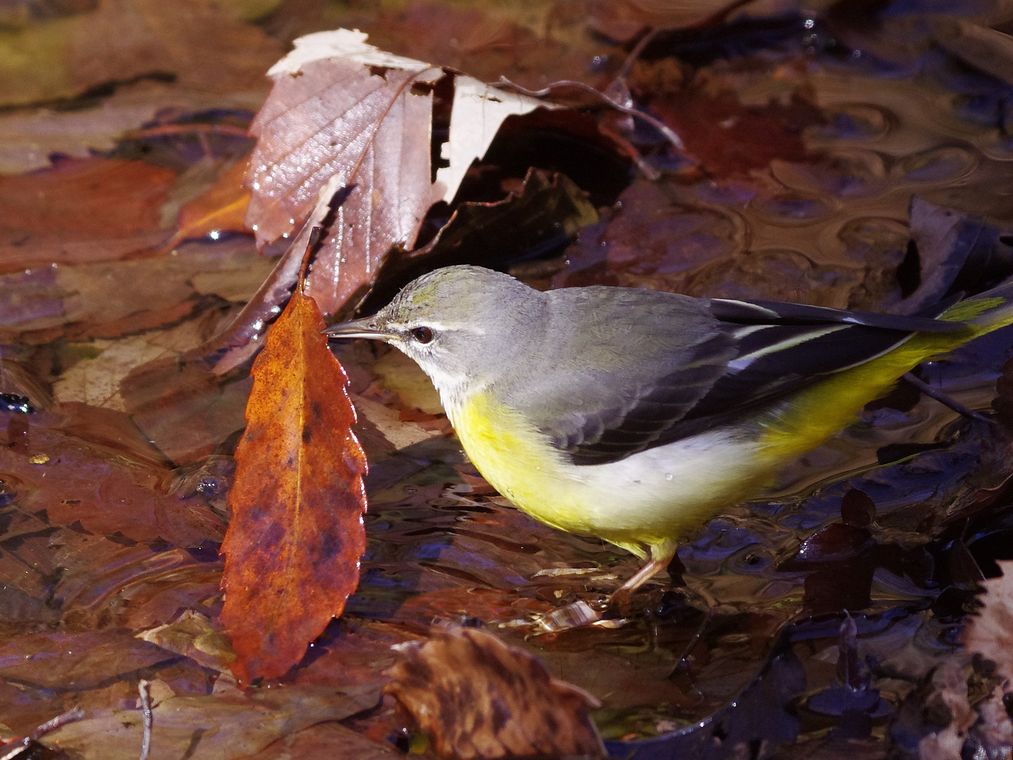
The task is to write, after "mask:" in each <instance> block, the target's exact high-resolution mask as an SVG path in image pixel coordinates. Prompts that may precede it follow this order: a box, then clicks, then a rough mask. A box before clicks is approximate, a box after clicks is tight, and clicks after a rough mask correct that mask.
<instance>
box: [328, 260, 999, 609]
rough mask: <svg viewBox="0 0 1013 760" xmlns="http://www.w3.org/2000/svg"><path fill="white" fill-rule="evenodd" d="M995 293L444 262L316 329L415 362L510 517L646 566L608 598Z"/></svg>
mask: <svg viewBox="0 0 1013 760" xmlns="http://www.w3.org/2000/svg"><path fill="white" fill-rule="evenodd" d="M1008 296H1009V293H1007V292H1006V289H1005V288H1004V289H1003V290H1001V291H999V290H996V291H990V292H989V293H985V294H982V295H980V296H976V297H973V298H970V299H968V300H965V301H961V302H959V303H957V304H955V305H952V306H950V307H949V308H946V309H945V310H943V311H942V313H941V314H939V315H938V317H935V318H932V317H917V316H892V315H886V314H867V313H860V312H852V311H841V310H838V309H830V308H823V307H817V306H803V305H799V304H789V303H777V302H766V301H755V302H747V301H737V300H728V299H721V298H713V299H704V298H692V297H689V296H684V295H677V294H673V293H663V292H657V291H652V290H644V289H635V288H619V287H581V288H563V289H559V290H551V291H548V292H540V291H538V290H534V289H532V288H530V287H528V286H527V285H524V284H523V283H521V282H519V281H517V280H516V279H514V278H513V277H510V276H509V275H506V274H502V273H499V272H494V271H491V270H488V269H482V268H480V267H473V266H453V267H447V268H445V269H438V270H436V271H434V272H431V273H429V274H426V275H423V276H422V277H419V278H418V279H416V280H415V281H413V282H411V283H410V284H409V285H407V286H406V287H405V288H404V289H403V290H402V291H401V292H400V293H399V294H398V295H397V296H396V297H395V298H394V299H393V300H392V301H391V302H390V304H388V305H387V306H385V307H384V308H383V309H381V310H380V311H379V312H378V313H377V314H376V315H375V316H372V317H367V318H364V319H357V320H354V321H351V322H345V323H344V324H338V325H335V326H333V327H331V328H329V329H328V330H327V331H326V332H327V335H328V336H329V337H330V338H369V339H372V340H381V341H384V342H386V343H389V344H390V345H392V346H394V347H395V348H398V349H400V350H401V351H403V352H404V353H405V354H407V355H408V356H409V357H410V358H412V359H413V360H415V362H417V363H418V365H419V366H420V367H421V368H422V370H423V371H424V372H425V373H426V374H427V375H428V376H429V377H430V379H431V380H432V382H433V385H435V386H436V389H437V390H438V391H439V394H440V400H441V402H442V404H443V407H444V409H445V410H446V412H447V415H448V416H449V417H450V421H451V423H452V424H453V426H454V430H455V431H456V432H457V435H458V437H459V438H460V440H461V444H462V445H463V446H464V450H465V452H466V453H467V454H468V456H469V457H470V458H471V461H472V462H473V463H474V465H475V466H476V467H477V468H478V470H479V472H481V473H482V475H483V477H485V479H486V480H488V481H489V483H490V484H492V486H493V487H495V488H496V490H498V491H499V492H500V493H501V494H503V495H504V496H505V497H506V498H508V499H509V500H510V501H511V502H513V503H514V504H515V505H517V506H518V507H519V508H520V509H521V510H523V511H524V512H526V513H528V514H529V515H531V516H532V517H534V518H536V519H538V520H541V521H542V522H545V523H548V524H549V525H552V526H554V527H556V528H559V529H561V530H565V531H571V532H574V533H581V534H586V535H592V536H598V537H600V538H603V539H605V540H606V541H609V542H611V543H613V544H615V545H616V546H620V547H622V548H623V549H626V550H628V551H630V552H632V553H633V554H635V555H637V556H638V557H640V558H641V559H647V560H648V561H647V563H646V564H645V565H644V566H643V568H642V569H641V570H640V571H639V572H637V573H636V574H635V575H634V576H633V577H632V578H630V579H629V580H628V581H627V582H626V583H625V584H623V585H622V586H621V587H620V589H619V590H618V591H617V592H616V593H615V594H613V600H616V599H617V597H618V598H619V599H621V600H625V599H626V598H628V596H629V595H630V594H631V593H632V592H633V591H634V590H635V589H636V588H638V587H639V586H640V585H641V584H643V583H644V582H645V581H646V580H648V579H649V578H650V577H651V576H653V575H654V574H655V573H657V572H659V571H661V570H663V569H664V568H665V567H667V565H668V564H669V562H670V561H671V560H672V558H673V557H674V556H675V550H676V544H677V541H678V539H679V538H680V537H682V536H684V535H686V533H687V532H689V531H691V530H693V529H694V528H696V527H698V526H699V525H700V524H701V523H703V522H704V521H706V520H707V519H708V518H710V517H712V516H713V515H714V514H715V513H716V512H718V511H719V510H720V509H721V508H722V507H723V506H725V505H729V504H734V503H736V502H738V501H741V500H744V499H746V498H749V497H752V496H755V495H757V493H758V492H759V491H760V490H761V489H762V488H763V487H764V486H766V485H767V484H769V482H770V481H771V480H772V478H773V476H774V475H775V473H776V472H777V470H778V469H779V467H780V466H781V465H783V464H785V463H786V462H788V461H790V460H791V459H793V458H794V457H797V456H799V455H800V454H802V453H804V452H806V451H808V450H810V449H812V448H814V447H816V446H817V445H819V444H820V443H821V442H823V441H824V440H826V439H827V438H828V437H829V436H831V435H833V434H834V433H836V432H837V431H839V430H840V429H841V428H843V427H845V426H846V425H847V424H848V423H849V422H851V421H852V420H853V419H854V418H855V417H857V415H858V413H859V412H860V411H861V409H862V407H863V406H864V405H865V404H866V403H867V402H869V401H871V400H873V399H875V398H877V397H878V396H880V395H882V394H883V393H884V392H885V391H886V390H888V389H889V388H890V387H891V386H892V385H893V383H894V382H896V381H897V380H898V379H899V378H900V377H902V376H903V375H904V374H905V373H907V372H908V371H909V370H910V369H912V368H913V367H915V366H916V365H917V364H919V363H921V362H923V361H925V360H926V359H929V358H931V357H934V356H938V355H939V354H942V353H945V352H947V351H950V350H952V349H954V348H956V347H958V346H960V345H962V344H964V343H966V342H967V341H969V340H971V339H973V338H976V337H978V336H980V335H984V334H985V333H988V332H990V331H992V330H995V329H997V328H999V327H1003V326H1005V325H1008V324H1010V323H1013V302H1011V300H1010V298H1009V297H1008Z"/></svg>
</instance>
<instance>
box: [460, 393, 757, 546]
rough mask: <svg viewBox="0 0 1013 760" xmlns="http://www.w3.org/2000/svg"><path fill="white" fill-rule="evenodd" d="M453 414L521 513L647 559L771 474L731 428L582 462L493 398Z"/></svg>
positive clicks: (468, 446) (470, 449) (475, 455)
mask: <svg viewBox="0 0 1013 760" xmlns="http://www.w3.org/2000/svg"><path fill="white" fill-rule="evenodd" d="M450 418H451V422H452V423H453V425H454V429H455V430H456V431H457V435H458V437H459V438H460V440H461V443H462V445H463V446H464V449H465V451H466V452H467V454H468V456H469V457H470V459H471V461H472V462H473V463H474V465H475V467H477V468H478V471H479V472H480V473H482V476H483V477H484V478H485V479H486V480H488V481H489V483H490V484H491V485H492V486H493V487H494V488H496V490H497V491H499V492H500V493H501V494H503V495H504V496H506V497H507V498H508V499H510V501H511V502H513V503H514V504H515V505H516V506H518V507H519V508H520V509H521V510H523V511H524V512H527V513H528V514H530V515H531V516H532V517H534V518H536V519H538V520H541V521H542V522H545V523H548V524H549V525H552V526H553V527H556V528H559V529H561V530H566V531H570V532H573V533H583V534H585V535H593V536H598V537H599V538H603V539H605V540H606V541H610V542H611V543H614V544H617V545H619V546H622V547H623V548H625V549H628V550H629V551H631V552H633V553H634V554H637V555H639V556H643V555H644V549H645V548H646V547H650V546H653V545H657V544H663V543H665V542H668V541H671V540H672V539H674V538H677V537H679V536H681V535H683V534H685V533H686V532H687V531H689V530H692V529H694V528H696V527H697V526H698V525H699V524H701V523H702V522H703V521H704V520H706V519H707V518H709V517H711V516H712V515H713V514H714V513H715V512H717V511H718V510H719V509H720V508H721V507H723V506H727V505H728V504H734V503H735V502H736V501H738V500H739V499H741V498H742V497H744V496H745V495H747V494H749V493H751V492H752V490H753V489H754V488H755V486H756V481H757V480H761V479H763V478H765V477H767V475H768V474H769V470H770V468H769V466H762V467H758V465H760V462H759V460H758V459H757V457H756V456H755V446H753V444H752V442H747V441H744V440H740V439H737V438H730V437H728V436H727V434H726V433H725V432H724V431H717V432H714V433H706V434H702V435H699V436H695V437H693V438H689V439H684V440H681V441H677V442H675V443H672V444H668V445H665V446H659V447H656V448H653V449H650V450H648V451H644V452H640V453H638V454H634V455H632V456H629V457H626V458H625V459H621V460H619V461H616V462H609V463H606V464H597V465H576V464H573V463H572V462H569V461H568V460H566V458H565V457H564V455H563V454H562V453H561V452H560V451H558V450H557V449H555V448H554V447H553V446H552V445H551V444H550V442H549V440H548V439H547V438H546V437H545V436H544V435H543V434H541V433H540V432H538V431H537V430H536V429H535V428H534V427H533V426H532V425H531V424H530V423H528V422H526V421H525V419H524V418H523V417H522V416H521V415H520V414H519V413H518V412H517V411H516V410H513V409H510V408H509V407H507V406H505V405H503V404H502V403H500V402H498V401H497V400H496V399H494V398H492V397H491V396H490V395H489V393H488V392H479V393H474V394H471V395H470V396H469V397H468V398H467V399H465V400H464V401H463V402H462V403H461V404H460V405H459V406H458V407H457V408H456V409H454V410H451V411H450Z"/></svg>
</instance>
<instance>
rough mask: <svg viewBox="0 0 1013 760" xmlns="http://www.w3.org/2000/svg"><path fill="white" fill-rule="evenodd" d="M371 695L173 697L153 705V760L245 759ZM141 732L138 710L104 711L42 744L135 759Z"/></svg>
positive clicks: (113, 759)
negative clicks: (168, 759) (175, 759)
mask: <svg viewBox="0 0 1013 760" xmlns="http://www.w3.org/2000/svg"><path fill="white" fill-rule="evenodd" d="M138 643H140V642H138ZM377 691H378V689H377V687H376V685H375V684H373V685H366V686H355V687H352V688H349V689H334V688H330V689H322V688H317V689H296V688H292V687H289V688H287V689H284V690H276V691H273V692H267V691H263V692H255V693H253V694H251V695H250V696H245V695H240V694H234V695H223V694H218V695H214V696H172V697H169V698H167V699H165V700H163V701H162V702H159V703H158V704H155V705H154V706H153V710H152V712H153V716H152V720H153V727H154V730H153V731H152V733H151V757H153V758H162V757H187V758H193V760H231V758H240V757H244V756H246V755H251V754H254V753H256V752H260V751H261V750H263V749H264V748H265V747H267V746H268V745H269V744H271V743H272V742H275V741H277V740H278V739H280V738H282V737H284V736H287V735H289V734H293V733H296V732H298V731H301V730H302V729H304V728H307V727H309V726H312V725H314V724H316V723H320V722H323V721H328V720H341V719H343V718H347V717H348V716H350V715H354V714H355V713H358V712H362V711H363V710H365V709H368V708H370V707H372V706H373V705H375V704H376V702H377V697H378V694H377ZM142 733H143V728H142V715H141V711H140V710H139V709H118V710H102V711H96V712H94V713H92V714H90V715H89V716H88V717H87V718H86V719H85V720H83V721H80V722H78V723H74V724H71V725H68V726H65V727H63V728H61V729H60V730H59V731H56V732H54V733H52V734H49V735H48V736H46V737H44V738H43V740H42V743H43V744H45V745H46V746H48V747H53V748H55V749H61V750H66V751H68V752H71V753H73V754H74V756H75V757H81V758H84V760H93V759H94V760H137V755H138V750H139V748H140V746H141V736H142Z"/></svg>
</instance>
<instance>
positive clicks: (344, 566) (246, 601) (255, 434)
mask: <svg viewBox="0 0 1013 760" xmlns="http://www.w3.org/2000/svg"><path fill="white" fill-rule="evenodd" d="M323 329H324V321H323V318H322V317H321V316H320V312H319V311H318V309H317V307H316V304H314V302H313V300H312V299H311V298H309V297H308V296H305V295H303V294H302V293H301V292H300V291H299V290H298V289H297V290H296V291H295V293H294V294H293V295H292V299H291V300H290V301H289V304H288V306H287V307H286V308H285V311H284V312H283V313H282V315H281V316H280V317H279V318H278V321H277V322H276V323H275V324H274V325H273V326H272V327H271V329H270V331H269V332H268V335H267V339H266V341H265V344H264V349H263V351H261V353H260V355H259V356H258V357H257V360H256V362H255V363H254V365H253V370H252V374H253V388H252V390H251V391H250V398H249V401H248V402H247V405H246V432H245V433H244V434H243V438H242V440H241V441H240V442H239V446H238V448H237V449H236V474H235V480H234V481H233V485H232V489H231V490H230V492H229V506H230V508H231V519H230V522H229V529H228V532H227V533H226V535H225V542H224V544H223V545H222V553H223V554H224V555H225V573H224V576H223V578H222V588H223V589H224V590H225V605H224V607H223V609H222V615H221V620H222V623H223V624H224V626H225V628H226V629H227V630H228V632H229V634H230V635H231V637H232V645H233V648H234V649H235V652H236V656H237V660H236V662H235V663H233V666H232V668H233V672H234V673H235V675H236V678H237V679H239V680H240V681H243V682H249V681H250V680H252V679H255V678H261V677H263V678H275V677H278V676H281V675H284V674H285V673H286V672H287V671H288V670H289V669H290V668H291V667H292V666H294V665H296V664H297V663H298V662H299V660H300V659H302V656H303V653H304V652H305V651H306V646H307V645H308V644H309V643H310V642H311V641H313V639H315V638H316V637H317V636H319V635H320V633H321V632H322V631H323V630H324V628H325V627H326V625H327V624H328V622H330V620H331V618H332V617H337V616H338V615H340V614H341V612H342V610H343V609H344V607H345V600H346V599H347V598H348V596H349V595H350V594H351V593H352V592H353V591H354V590H355V587H356V585H357V584H358V581H359V558H360V557H361V556H362V553H363V551H364V550H365V546H366V535H365V530H364V528H363V524H362V514H363V512H364V511H365V509H366V496H365V490H364V488H363V476H364V475H365V472H366V460H365V455H364V454H363V452H362V449H361V448H360V446H359V442H358V441H357V440H356V438H355V435H354V433H353V432H352V430H351V426H352V424H353V423H354V421H355V411H354V409H353V408H352V405H351V402H350V401H349V398H348V393H347V388H346V386H347V382H348V381H347V378H346V377H345V373H344V370H343V369H342V368H341V365H340V364H339V363H338V361H337V359H335V358H334V356H333V355H332V354H331V352H330V351H329V350H328V348H327V342H326V339H325V338H324V336H323V335H322V334H321V331H322V330H323Z"/></svg>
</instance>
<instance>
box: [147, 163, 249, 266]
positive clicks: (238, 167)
mask: <svg viewBox="0 0 1013 760" xmlns="http://www.w3.org/2000/svg"><path fill="white" fill-rule="evenodd" d="M246 170H247V165H246V161H245V160H241V161H236V162H235V163H234V164H232V165H231V166H230V167H229V168H227V169H226V170H225V171H223V172H222V173H221V174H219V175H218V178H217V179H216V180H215V182H214V184H213V185H211V187H209V188H208V189H207V190H205V191H204V192H203V193H201V194H200V195H199V196H198V197H196V198H194V199H193V200H191V201H189V202H188V203H186V204H185V205H184V206H183V208H181V209H180V211H179V219H178V220H177V223H178V225H179V227H178V229H177V230H176V234H174V235H173V236H172V239H171V240H170V241H169V242H168V243H167V244H166V246H165V247H166V248H167V249H171V248H173V247H175V246H176V245H178V244H179V243H181V242H182V241H184V240H186V239H188V238H202V237H207V236H210V237H211V238H212V239H213V240H217V239H218V236H219V234H220V233H223V232H245V231H246V211H247V208H248V207H249V205H250V193H249V191H248V190H246V189H245V188H244V187H243V177H244V176H245V175H246Z"/></svg>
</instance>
